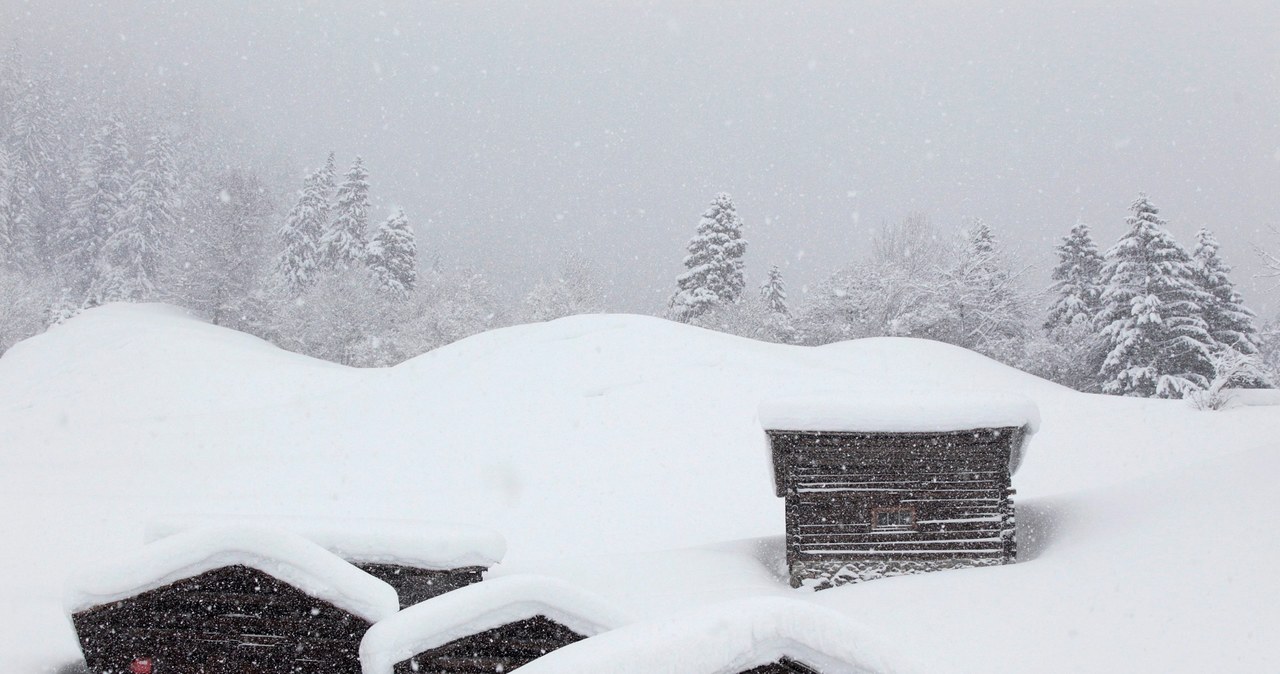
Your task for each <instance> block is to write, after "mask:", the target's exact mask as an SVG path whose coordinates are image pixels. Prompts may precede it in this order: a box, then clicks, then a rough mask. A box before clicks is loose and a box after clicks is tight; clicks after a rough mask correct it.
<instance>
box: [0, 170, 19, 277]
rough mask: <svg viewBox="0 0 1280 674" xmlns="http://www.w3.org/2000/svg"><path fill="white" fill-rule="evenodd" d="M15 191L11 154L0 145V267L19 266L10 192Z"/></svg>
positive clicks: (11, 267)
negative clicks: (15, 246)
mask: <svg viewBox="0 0 1280 674" xmlns="http://www.w3.org/2000/svg"><path fill="white" fill-rule="evenodd" d="M12 191H13V169H12V167H11V166H10V165H9V154H8V153H7V152H5V151H4V148H3V147H0V267H8V268H10V269H13V268H16V267H17V260H16V259H15V258H16V257H17V256H16V255H15V254H14V253H15V251H14V246H13V235H12V234H11V233H10V230H11V229H12V226H11V225H10V220H11V219H12V215H13V213H12V205H11V203H10V199H9V194H10V193H11V192H12Z"/></svg>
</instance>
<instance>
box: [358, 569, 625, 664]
mask: <svg viewBox="0 0 1280 674" xmlns="http://www.w3.org/2000/svg"><path fill="white" fill-rule="evenodd" d="M620 624H622V618H621V617H620V616H619V615H618V614H617V613H616V612H615V611H614V610H613V609H612V608H611V607H610V606H608V605H607V604H606V603H605V602H604V601H603V600H601V599H600V598H598V597H596V596H595V595H593V594H590V593H588V592H585V591H583V590H581V589H579V588H577V587H574V586H573V585H570V584H569V583H566V582H564V581H561V580H557V579H553V578H546V577H542V576H535V575H511V576H503V577H499V578H493V579H490V580H486V581H484V582H481V583H477V584H475V585H469V586H467V587H464V588H461V589H458V590H455V591H453V592H450V593H448V594H444V595H441V596H439V597H435V598H433V599H428V600H427V601H425V602H422V603H421V604H417V605H415V606H410V607H409V608H407V609H405V610H403V611H401V612H400V613H398V614H396V615H395V616H393V617H391V618H388V619H387V620H384V621H382V622H380V623H378V624H377V625H374V626H373V628H372V629H370V630H369V633H368V634H366V635H365V637H364V641H363V642H362V643H361V644H360V661H361V663H362V664H363V665H364V674H404V673H406V672H457V673H459V674H467V673H470V674H492V672H509V671H511V670H512V669H515V668H517V667H520V666H522V665H524V664H526V663H528V662H530V661H532V660H535V659H537V658H539V657H542V656H543V655H545V654H547V653H550V652H551V651H554V650H556V649H558V648H561V647H563V646H567V645H568V644H571V643H574V642H576V641H579V640H581V639H584V638H586V637H591V636H595V635H597V634H600V633H602V632H605V631H607V630H610V629H613V628H615V627H617V626H619V625H620Z"/></svg>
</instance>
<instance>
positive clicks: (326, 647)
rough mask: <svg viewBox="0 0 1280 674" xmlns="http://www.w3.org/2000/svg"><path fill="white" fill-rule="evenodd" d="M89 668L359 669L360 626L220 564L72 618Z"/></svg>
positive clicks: (363, 625) (310, 672)
mask: <svg viewBox="0 0 1280 674" xmlns="http://www.w3.org/2000/svg"><path fill="white" fill-rule="evenodd" d="M72 622H73V623H75V628H76V634H77V635H78V636H79V638H80V647H81V649H82V650H83V651H84V656H85V661H86V663H87V664H88V667H89V671H90V672H93V673H94V674H99V673H108V674H128V671H129V664H130V663H131V662H132V661H133V659H134V658H151V659H152V662H153V667H154V671H155V672H156V674H215V673H219V674H221V673H226V674H276V673H279V674H285V673H290V674H331V673H332V674H347V673H349V674H359V672H360V661H359V647H360V639H361V637H363V636H364V633H365V631H366V630H368V629H369V623H368V622H366V621H365V620H364V619H362V618H359V617H357V616H354V615H352V614H350V613H347V612H346V611H343V610H342V609H339V608H337V607H335V606H334V605H332V604H330V603H327V602H325V601H322V600H319V599H316V598H314V597H311V596H310V595H307V594H305V593H303V592H301V591H299V590H297V589H295V588H294V587H292V586H290V585H288V584H286V583H284V582H282V581H280V580H277V579H276V578H273V577H272V576H269V575H267V574H265V573H263V572H261V571H258V570H257V569H253V568H249V567H245V566H228V567H224V568H221V569H215V570H213V571H208V572H206V573H203V574H200V575H198V576H194V577H192V578H187V579H184V580H180V581H177V582H175V583H172V584H170V585H166V586H164V587H161V588H158V589H155V590H151V591H148V592H143V593H141V594H139V595H137V596H134V597H131V598H129V599H124V600H121V601H118V602H115V603H112V604H106V605H103V606H98V607H95V608H92V609H88V610H86V611H82V612H80V613H77V614H75V615H74V616H72Z"/></svg>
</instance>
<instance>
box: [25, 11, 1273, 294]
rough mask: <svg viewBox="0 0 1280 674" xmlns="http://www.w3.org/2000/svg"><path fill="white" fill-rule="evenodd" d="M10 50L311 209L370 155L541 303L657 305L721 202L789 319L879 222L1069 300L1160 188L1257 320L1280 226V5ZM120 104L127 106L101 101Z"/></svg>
mask: <svg viewBox="0 0 1280 674" xmlns="http://www.w3.org/2000/svg"><path fill="white" fill-rule="evenodd" d="M0 16H3V18H4V20H3V21H0V37H2V38H3V39H4V40H5V41H6V44H14V45H16V46H17V47H18V48H19V49H20V50H21V51H22V52H24V53H27V54H35V55H39V57H40V58H42V59H45V60H47V61H48V62H49V63H51V64H55V65H56V66H58V67H62V68H66V69H69V70H73V71H79V72H81V73H82V74H83V76H84V78H85V80H86V81H89V82H101V83H102V87H103V89H104V93H105V94H109V95H114V96H120V97H122V98H127V97H129V96H130V95H131V92H138V95H139V96H155V95H156V92H170V93H172V94H173V95H175V96H190V97H196V98H198V99H199V100H200V102H201V103H200V109H201V110H202V111H203V112H204V114H207V115H209V119H208V120H207V124H209V125H213V126H218V127H220V128H223V129H225V130H226V132H225V134H223V135H222V136H220V137H222V138H225V142H226V143H228V144H234V145H236V147H235V148H234V149H233V150H232V152H233V153H234V154H236V155H237V156H239V157H247V158H252V160H253V161H256V162H258V163H259V164H260V165H261V166H262V167H264V168H263V170H265V171H266V172H268V173H269V174H270V175H272V176H273V177H276V178H278V179H279V180H280V181H282V183H283V184H285V185H287V186H289V187H290V188H291V189H292V188H294V187H295V186H300V185H301V181H302V178H303V176H304V175H305V174H306V173H307V172H308V171H310V170H312V169H314V168H315V167H316V166H318V165H320V164H321V163H322V162H323V160H324V157H325V155H326V154H327V153H328V152H329V151H330V150H334V151H336V152H337V154H338V157H339V161H340V163H341V164H345V163H346V162H348V161H349V159H350V157H352V156H354V155H356V154H360V155H362V156H363V158H364V160H365V163H366V165H367V167H368V169H369V172H370V178H369V180H370V183H371V184H372V186H373V190H372V193H371V196H372V198H373V200H374V206H375V208H374V211H373V212H372V213H371V218H372V219H374V220H375V221H377V220H378V219H380V218H384V217H386V215H388V214H389V212H390V210H391V209H392V208H393V207H402V208H404V210H405V212H406V213H407V214H408V216H409V218H410V221H411V222H413V223H414V224H415V226H416V228H417V232H418V236H419V241H418V245H419V249H420V251H421V253H422V254H423V255H431V256H435V255H438V256H439V257H440V258H441V259H442V260H444V261H445V262H446V264H450V265H452V264H466V265H472V266H476V267H478V268H481V269H484V270H486V271H490V272H494V281H495V283H498V284H500V285H505V286H507V287H508V289H509V291H510V292H512V293H513V294H514V293H518V292H520V291H521V290H522V289H524V288H527V287H528V286H529V285H530V284H531V283H532V282H534V281H535V280H536V279H537V278H538V277H539V276H540V275H543V274H546V273H548V271H549V268H550V267H552V266H554V264H556V263H557V261H559V260H561V259H562V258H563V255H564V254H565V253H566V252H570V251H572V252H580V253H582V254H584V255H586V256H588V257H590V258H592V259H595V260H598V261H599V262H600V263H601V266H602V268H604V269H606V270H607V271H608V276H609V279H608V280H609V282H610V285H611V290H610V295H611V297H610V305H611V306H610V307H609V308H611V309H615V310H627V311H643V312H656V311H659V310H660V309H661V308H662V307H664V306H665V304H666V302H667V300H668V299H669V298H670V296H671V294H672V292H673V290H674V280H673V279H674V278H675V276H676V275H678V274H679V273H680V272H681V271H682V265H681V260H682V258H683V256H684V253H685V251H684V245H685V243H686V241H688V238H689V236H690V234H691V232H692V230H693V228H694V226H695V225H696V224H697V222H698V217H699V215H700V214H701V213H702V211H703V210H704V209H705V208H706V205H707V203H708V201H709V200H710V198H711V197H712V196H713V195H714V194H715V193H716V192H718V191H726V192H729V193H730V194H731V195H733V197H734V200H735V202H736V204H737V207H738V212H739V214H740V215H741V216H742V218H743V220H744V221H745V228H744V234H745V236H746V238H747V239H748V240H749V241H750V247H749V249H748V252H747V256H746V259H747V264H748V285H749V286H756V285H759V283H760V282H761V281H762V280H763V276H764V272H765V270H766V269H767V267H768V265H769V264H773V263H776V264H778V265H779V266H781V267H782V269H783V271H784V273H785V274H786V276H787V278H788V283H789V285H790V286H791V288H792V293H793V296H794V298H795V299H796V300H800V299H802V298H803V291H804V289H805V287H806V286H812V285H814V284H816V283H817V282H819V281H821V280H822V279H823V278H825V277H827V276H828V275H830V274H831V273H832V272H833V271H834V270H836V269H838V268H841V267H843V266H845V265H847V264H849V263H850V262H851V261H853V260H854V259H856V258H858V257H860V256H862V255H863V253H864V252H865V249H866V248H867V246H868V245H869V241H870V238H871V236H872V235H873V233H874V232H875V231H876V230H877V229H878V228H879V227H880V226H881V225H882V224H883V223H885V222H888V221H896V220H900V219H901V218H903V217H905V216H908V215H910V214H912V213H923V214H926V215H928V216H929V217H930V218H931V219H932V220H933V221H934V223H935V224H936V225H937V226H938V227H939V228H940V229H943V230H944V231H946V230H951V229H958V228H959V227H961V226H962V225H964V224H965V220H966V219H967V218H971V217H981V218H983V219H984V220H985V221H987V222H988V223H989V224H990V225H991V226H992V228H993V229H994V230H995V231H996V232H997V234H998V235H999V236H1000V237H1001V239H1002V240H1003V242H1004V245H1005V246H1006V248H1007V249H1008V250H1009V251H1010V252H1011V253H1013V254H1014V255H1015V256H1016V257H1018V258H1019V260H1020V262H1022V263H1023V264H1027V265H1033V266H1034V269H1033V270H1031V272H1029V274H1028V276H1027V279H1028V284H1029V285H1030V286H1031V287H1032V289H1033V290H1039V289H1041V288H1042V287H1043V286H1045V285H1047V283H1048V272H1049V270H1050V269H1051V267H1052V265H1053V263H1054V254H1053V244H1054V243H1055V242H1056V241H1057V240H1058V239H1059V238H1060V237H1061V236H1063V235H1064V234H1066V232H1067V230H1069V229H1070V227H1071V226H1072V225H1073V224H1075V222H1076V221H1077V220H1082V221H1084V222H1087V223H1089V224H1090V225H1092V226H1093V228H1094V232H1095V234H1096V236H1097V239H1098V241H1099V243H1100V245H1102V246H1103V247H1104V248H1105V247H1106V246H1108V245H1110V243H1111V242H1112V241H1114V240H1115V239H1116V237H1118V236H1119V234H1120V233H1121V231H1122V230H1123V228H1124V217H1125V216H1126V215H1127V211H1126V209H1127V207H1128V206H1129V204H1130V203H1131V202H1132V201H1133V199H1134V197H1135V195H1136V194H1137V192H1138V191H1139V190H1144V191H1146V192H1148V193H1149V194H1150V195H1151V197H1152V199H1153V201H1155V202H1156V203H1157V204H1158V205H1159V206H1160V208H1161V215H1162V216H1163V217H1166V218H1167V219H1168V220H1169V224H1170V229H1171V230H1172V231H1173V233H1174V234H1175V235H1176V236H1177V237H1178V239H1179V241H1181V242H1182V243H1183V245H1186V246H1188V247H1189V246H1190V245H1191V243H1192V236H1193V234H1194V232H1195V230H1196V229H1197V228H1199V227H1201V226H1208V227H1210V228H1211V229H1213V230H1214V232H1215V233H1216V234H1217V235H1218V238H1219V239H1220V240H1221V242H1222V254H1223V256H1224V257H1225V258H1226V260H1227V262H1229V263H1230V264H1232V265H1233V266H1234V267H1235V269H1236V272H1235V273H1234V274H1233V278H1234V280H1235V282H1236V283H1237V284H1238V286H1239V288H1240V290H1241V291H1242V292H1243V293H1244V295H1245V297H1246V299H1247V300H1249V302H1250V303H1251V305H1252V306H1253V308H1254V309H1255V310H1256V311H1257V312H1258V313H1259V315H1260V316H1261V317H1264V318H1266V317H1270V316H1272V315H1273V314H1274V313H1275V312H1276V310H1277V309H1278V308H1280V304H1278V301H1277V295H1280V293H1278V292H1277V291H1276V289H1275V283H1276V282H1275V279H1262V278H1257V277H1256V275H1257V274H1258V273H1260V272H1261V264H1260V263H1259V261H1258V259H1257V257H1256V255H1255V254H1254V251H1253V246H1254V245H1255V244H1263V245H1268V246H1269V247H1270V248H1272V249H1274V248H1275V247H1276V246H1275V245H1273V242H1272V238H1273V237H1272V235H1271V233H1270V232H1269V231H1268V227H1272V226H1275V225H1276V224H1277V223H1278V222H1280V216H1278V215H1277V213H1280V189H1277V188H1280V49H1278V48H1277V44H1278V41H1280V5H1278V4H1276V3H1268V2H1256V3H1251V2H1239V3H1231V4H1230V5H1229V6H1222V5H1215V4H1209V3H1164V2H1139V3H1126V5H1125V6H1121V7H1113V6H1110V5H1104V4H1100V3H1090V4H1083V3H1081V4H1070V3H1068V4H1064V5H1062V6H1054V7H1046V6H1040V5H1034V6H1033V5H1030V4H1025V5H1024V4H1013V3H986V2H973V3H964V4H954V3H952V4H943V3H858V4H856V5H855V4H851V3H806V4H804V5H796V4H795V3H790V2H777V3H766V2H751V3H735V4H719V5H713V4H709V3H688V2H647V3H625V4H620V3H612V4H610V5H609V6H601V5H600V4H599V3H587V2H581V3H577V2H574V3H570V2H555V3H552V2H546V3H484V4H481V3H458V4H453V3H450V4H437V3H430V4H428V3H416V2H414V3H410V2H404V3H398V2H378V3H373V2H371V3H338V2H306V3H297V2H291V3H261V2H225V1H223V2H132V3H127V4H126V3H116V2H103V3H89V2H77V1H74V0H39V1H34V2H15V1H14V0H2V1H0ZM108 90H109V91H108Z"/></svg>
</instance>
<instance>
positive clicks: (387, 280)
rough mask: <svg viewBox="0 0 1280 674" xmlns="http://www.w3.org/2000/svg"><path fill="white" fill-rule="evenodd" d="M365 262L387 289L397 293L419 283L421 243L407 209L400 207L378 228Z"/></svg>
mask: <svg viewBox="0 0 1280 674" xmlns="http://www.w3.org/2000/svg"><path fill="white" fill-rule="evenodd" d="M365 262H367V263H368V265H369V268H370V269H372V270H373V273H374V275H375V276H376V277H377V278H378V287H379V288H381V289H382V290H383V291H386V292H390V293H395V294H397V295H406V294H408V293H410V292H412V291H413V289H414V287H415V286H416V285H417V283H418V245H417V243H416V242H415V240H414V235H413V228H412V227H410V226H409V220H408V218H406V217H405V216H404V211H402V210H398V211H396V213H395V214H394V215H392V216H391V217H389V218H387V220H386V222H383V223H382V226H380V227H379V228H378V233H377V234H376V235H375V236H374V237H373V240H372V241H370V242H369V248H368V255H367V256H366V257H365Z"/></svg>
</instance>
